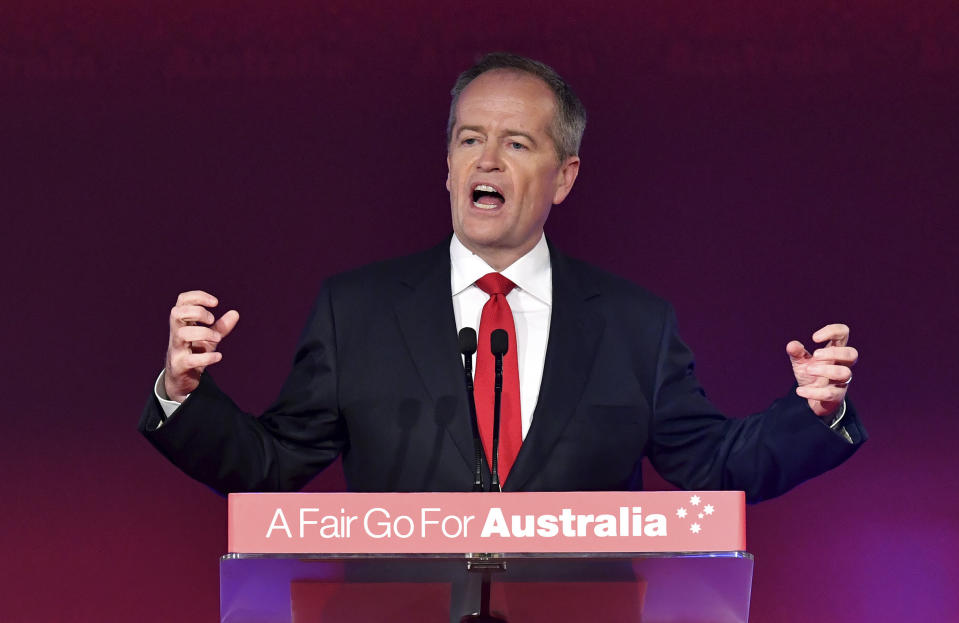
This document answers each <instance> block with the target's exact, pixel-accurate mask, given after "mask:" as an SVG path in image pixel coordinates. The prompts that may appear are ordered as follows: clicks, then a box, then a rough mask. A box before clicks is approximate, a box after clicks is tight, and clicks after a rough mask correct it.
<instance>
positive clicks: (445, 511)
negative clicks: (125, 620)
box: [220, 491, 753, 623]
mask: <svg viewBox="0 0 959 623" xmlns="http://www.w3.org/2000/svg"><path fill="white" fill-rule="evenodd" d="M744 516H745V499H744V496H743V494H742V493H741V492H717V491H702V492H563V493H408V494H400V493H389V494H358V493H286V494H234V495H231V496H230V499H229V551H230V553H229V554H227V555H225V556H223V557H222V558H221V560H220V616H221V621H223V622H228V623H266V622H270V623H276V622H287V621H289V622H291V623H306V622H310V623H315V622H323V623H329V622H335V623H345V622H353V621H363V622H365V621H391V620H397V621H424V622H426V621H437V622H442V623H446V622H447V621H449V622H454V623H455V622H459V621H461V620H465V619H464V617H467V616H468V615H471V614H477V613H482V614H483V615H489V617H490V618H488V619H487V620H496V619H497V618H498V619H499V620H503V621H509V622H511V623H518V622H523V623H536V622H538V621H551V622H552V621H580V620H596V621H617V622H620V621H623V622H626V621H637V622H642V623H656V622H667V621H668V622H674V623H697V622H699V621H703V622H707V621H708V622H709V623H722V622H739V621H747V619H748V613H749V596H750V587H751V583H752V570H753V560H752V556H751V555H749V554H748V553H746V552H745V521H744ZM473 620H477V619H476V618H474V619H473Z"/></svg>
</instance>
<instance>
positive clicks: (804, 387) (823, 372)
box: [786, 324, 859, 417]
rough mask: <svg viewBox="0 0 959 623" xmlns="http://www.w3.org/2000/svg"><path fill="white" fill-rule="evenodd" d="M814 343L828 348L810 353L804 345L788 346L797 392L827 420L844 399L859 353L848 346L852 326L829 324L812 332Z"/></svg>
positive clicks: (792, 343) (795, 342)
mask: <svg viewBox="0 0 959 623" xmlns="http://www.w3.org/2000/svg"><path fill="white" fill-rule="evenodd" d="M812 340H813V342H815V343H817V344H825V346H823V347H822V348H818V349H816V350H815V351H813V353H812V354H810V353H809V351H807V350H806V348H805V347H804V346H803V345H802V343H801V342H798V341H796V340H793V341H792V342H789V344H786V353H787V354H788V355H789V361H790V363H792V368H793V374H795V375H796V382H797V383H798V384H799V387H797V388H796V393H797V394H799V395H800V396H802V397H803V398H805V399H806V400H808V401H809V408H810V409H812V410H813V412H814V413H815V414H816V415H818V416H820V417H824V416H827V415H832V414H833V413H835V412H836V410H837V409H838V408H839V406H840V405H841V404H842V401H843V400H845V398H846V391H847V390H848V389H849V383H850V382H851V381H852V366H854V365H855V364H856V360H857V359H858V358H859V353H858V352H857V351H856V349H855V348H853V347H852V346H848V345H847V344H848V342H849V327H847V326H846V325H844V324H830V325H826V326H825V327H823V328H822V329H820V330H818V331H816V332H815V333H813V335H812Z"/></svg>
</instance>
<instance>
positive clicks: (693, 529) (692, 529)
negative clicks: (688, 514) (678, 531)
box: [689, 523, 699, 534]
mask: <svg viewBox="0 0 959 623" xmlns="http://www.w3.org/2000/svg"><path fill="white" fill-rule="evenodd" d="M689 531H690V532H692V533H693V534H699V524H698V523H694V524H693V525H691V526H689Z"/></svg>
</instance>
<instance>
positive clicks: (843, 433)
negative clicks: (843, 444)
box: [822, 400, 853, 443]
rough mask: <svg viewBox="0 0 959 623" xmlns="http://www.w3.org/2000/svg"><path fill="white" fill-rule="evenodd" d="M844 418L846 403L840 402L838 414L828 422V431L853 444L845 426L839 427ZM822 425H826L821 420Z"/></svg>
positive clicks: (824, 420)
mask: <svg viewBox="0 0 959 623" xmlns="http://www.w3.org/2000/svg"><path fill="white" fill-rule="evenodd" d="M844 417H846V401H845V400H843V401H842V406H840V407H839V412H838V413H837V414H836V415H835V416H834V417H833V419H832V421H831V422H829V424H828V426H829V430H831V431H833V432H834V433H836V434H837V435H839V436H840V437H842V438H843V439H845V440H846V441H847V442H849V443H853V441H852V436H851V435H850V434H849V431H847V430H846V427H845V426H841V424H842V420H843V418H844ZM822 421H823V424H825V423H826V419H825V418H823V419H822Z"/></svg>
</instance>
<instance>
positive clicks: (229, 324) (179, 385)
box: [163, 290, 240, 402]
mask: <svg viewBox="0 0 959 623" xmlns="http://www.w3.org/2000/svg"><path fill="white" fill-rule="evenodd" d="M218 304H219V301H217V300H216V297H215V296H213V295H212V294H208V293H206V292H204V291H202V290H191V291H190V292H183V293H181V294H180V296H179V297H177V301H176V305H175V306H174V307H173V309H171V310H170V343H169V346H168V347H167V353H166V368H165V374H164V375H163V376H164V379H163V383H164V388H165V389H166V393H167V396H168V397H169V398H170V400H175V401H177V402H183V401H184V400H185V399H186V397H187V396H188V395H189V394H190V393H191V392H192V391H193V390H195V389H196V388H197V385H199V384H200V375H201V374H203V370H204V369H206V367H207V366H210V365H213V364H215V363H217V362H218V361H220V360H221V359H223V355H222V353H219V352H217V350H216V349H217V346H218V345H219V344H220V341H221V340H223V338H225V337H226V336H227V335H229V334H230V332H231V331H233V327H235V326H236V323H237V322H238V321H239V320H240V314H239V313H238V312H237V311H236V310H232V309H231V310H230V311H228V312H226V313H225V314H223V315H222V316H220V319H219V320H214V317H213V314H212V313H211V312H210V310H208V309H207V308H208V307H216V306H217V305H218Z"/></svg>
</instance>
